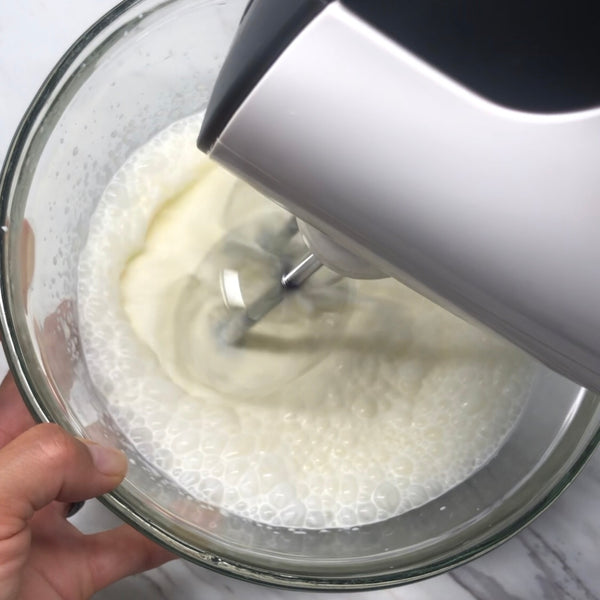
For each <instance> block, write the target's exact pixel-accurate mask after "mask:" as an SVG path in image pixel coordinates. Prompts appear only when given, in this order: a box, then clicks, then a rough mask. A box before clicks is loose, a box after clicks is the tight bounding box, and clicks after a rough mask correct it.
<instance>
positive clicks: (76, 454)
mask: <svg viewBox="0 0 600 600" xmlns="http://www.w3.org/2000/svg"><path fill="white" fill-rule="evenodd" d="M126 470H127V461H126V459H125V456H124V455H123V454H122V453H121V452H119V451H117V450H114V449H111V448H105V447H103V446H99V445H98V444H93V443H90V442H83V441H81V440H78V439H75V438H73V437H71V436H70V435H68V434H67V433H66V432H65V431H63V430H62V429H61V428H60V427H58V426H57V425H51V424H43V425H35V424H34V421H33V419H32V418H31V416H30V414H29V413H28V411H27V409H26V407H25V405H24V404H23V401H22V400H21V397H20V395H19V392H18V390H17V388H16V385H15V382H14V380H13V378H12V376H11V375H8V376H7V377H6V378H5V379H4V381H3V382H2V384H1V385H0V600H30V599H31V600H40V599H43V600H82V599H84V598H89V597H90V596H91V595H92V594H93V593H95V592H96V591H98V590H100V589H102V588H104V587H106V586H107V585H109V584H111V583H113V582H114V581H117V580H118V579H121V578H122V577H126V576H128V575H132V574H134V573H139V572H141V571H145V570H147V569H151V568H154V567H157V566H159V565H160V564H162V563H164V562H166V561H168V560H171V559H173V558H175V557H174V556H173V555H172V554H170V553H169V552H167V551H166V550H164V549H163V548H160V547H159V546H157V545H156V544H154V543H152V542H151V541H150V540H148V539H147V538H145V537H144V536H143V535H142V534H141V533H139V532H137V531H135V530H134V529H133V528H131V527H129V526H128V525H122V526H121V527H117V528H116V529H113V530H111V531H106V532H102V533H96V534H93V535H84V534H82V533H81V532H80V531H79V530H78V529H76V528H75V527H74V526H73V525H71V523H69V522H68V521H67V519H66V516H67V513H68V510H69V507H70V506H71V504H72V503H75V502H79V501H81V500H85V499H87V498H93V497H95V496H98V495H100V494H103V493H105V492H108V491H109V490H112V489H113V488H114V487H116V486H117V485H118V484H119V483H120V482H121V480H122V479H123V477H124V476H125V472H126Z"/></svg>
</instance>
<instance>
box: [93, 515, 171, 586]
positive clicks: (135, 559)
mask: <svg viewBox="0 0 600 600" xmlns="http://www.w3.org/2000/svg"><path fill="white" fill-rule="evenodd" d="M86 552H87V554H88V561H87V563H88V565H89V568H90V575H91V579H92V586H93V591H94V592H97V591H98V590H101V589H103V588H105V587H106V586H107V585H110V584H111V583H113V582H115V581H117V580H119V579H122V578H123V577H127V576H129V575H134V574H135V573H141V572H142V571H147V570H148V569H154V568H155V567H158V566H160V565H162V564H163V563H165V562H168V561H170V560H174V559H176V558H177V556H175V555H174V554H172V553H171V552H169V551H168V550H166V549H164V548H162V547H161V546H159V545H158V544H155V543H154V542H152V541H150V540H149V539H148V538H146V537H144V536H143V535H142V534H141V533H139V531H136V530H135V529H133V527H130V526H129V525H122V526H121V527H117V528H116V529H112V530H111V531H104V532H102V533H96V534H94V535H88V536H86Z"/></svg>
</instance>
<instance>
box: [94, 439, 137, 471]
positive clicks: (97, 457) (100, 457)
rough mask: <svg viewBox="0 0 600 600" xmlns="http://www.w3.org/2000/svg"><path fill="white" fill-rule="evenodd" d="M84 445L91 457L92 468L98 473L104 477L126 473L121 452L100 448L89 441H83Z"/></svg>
mask: <svg viewBox="0 0 600 600" xmlns="http://www.w3.org/2000/svg"><path fill="white" fill-rule="evenodd" d="M85 445H86V446H87V447H88V450H89V451H90V454H91V455H92V461H93V462H94V466H95V467H96V469H97V470H98V471H100V473H102V474H104V475H122V474H124V473H125V472H126V471H127V458H126V456H125V453H124V452H121V450H117V449H116V448H111V447H110V446H102V445H101V444H96V443H95V442H90V441H89V440H85Z"/></svg>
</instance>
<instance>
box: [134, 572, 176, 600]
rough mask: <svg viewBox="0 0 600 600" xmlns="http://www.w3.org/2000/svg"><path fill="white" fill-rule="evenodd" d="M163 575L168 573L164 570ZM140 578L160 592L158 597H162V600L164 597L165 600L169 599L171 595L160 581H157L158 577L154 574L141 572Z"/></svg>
mask: <svg viewBox="0 0 600 600" xmlns="http://www.w3.org/2000/svg"><path fill="white" fill-rule="evenodd" d="M161 575H163V576H166V573H165V572H164V571H163V572H162V573H161ZM140 579H142V580H143V581H145V582H146V583H147V584H148V586H149V587H150V588H152V589H153V590H154V591H155V592H156V593H157V594H158V596H157V598H160V599H161V600H162V599H163V598H164V600H168V598H169V597H168V596H167V594H166V592H165V590H164V589H163V587H162V586H161V585H160V584H159V583H158V581H156V579H155V578H154V577H152V575H150V574H149V573H140Z"/></svg>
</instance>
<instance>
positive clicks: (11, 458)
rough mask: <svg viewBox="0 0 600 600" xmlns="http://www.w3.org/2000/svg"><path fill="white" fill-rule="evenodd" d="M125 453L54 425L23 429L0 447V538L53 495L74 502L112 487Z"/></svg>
mask: <svg viewBox="0 0 600 600" xmlns="http://www.w3.org/2000/svg"><path fill="white" fill-rule="evenodd" d="M126 471H127V459H126V458H125V455H124V454H123V453H122V452H120V451H119V450H116V449H114V448H109V447H105V446H101V445H99V444H95V443H93V442H84V441H81V440H78V439H76V438H74V437H72V436H70V435H69V434H67V433H66V432H65V431H64V430H63V429H61V428H60V427H59V426H58V425H52V424H42V425H36V426H34V427H32V428H31V429H28V430H27V431H26V432H25V433H23V434H21V435H20V436H19V437H17V438H15V439H14V440H13V441H12V442H10V443H9V444H8V445H6V446H5V447H4V448H3V449H2V450H0V509H1V510H0V539H7V537H10V536H12V535H15V534H16V533H17V532H19V531H20V530H21V529H23V526H24V525H25V524H26V522H27V521H28V520H29V519H30V518H31V517H32V516H33V514H34V513H35V511H37V510H39V509H40V508H42V507H44V506H46V505H47V504H50V502H52V501H53V500H59V501H62V502H77V501H79V500H85V499H87V498H92V497H95V496H99V495H100V494H103V493H105V492H108V491H109V490H111V489H113V488H114V487H116V486H117V485H118V484H119V483H120V482H121V480H122V479H123V477H124V476H125V473H126Z"/></svg>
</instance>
